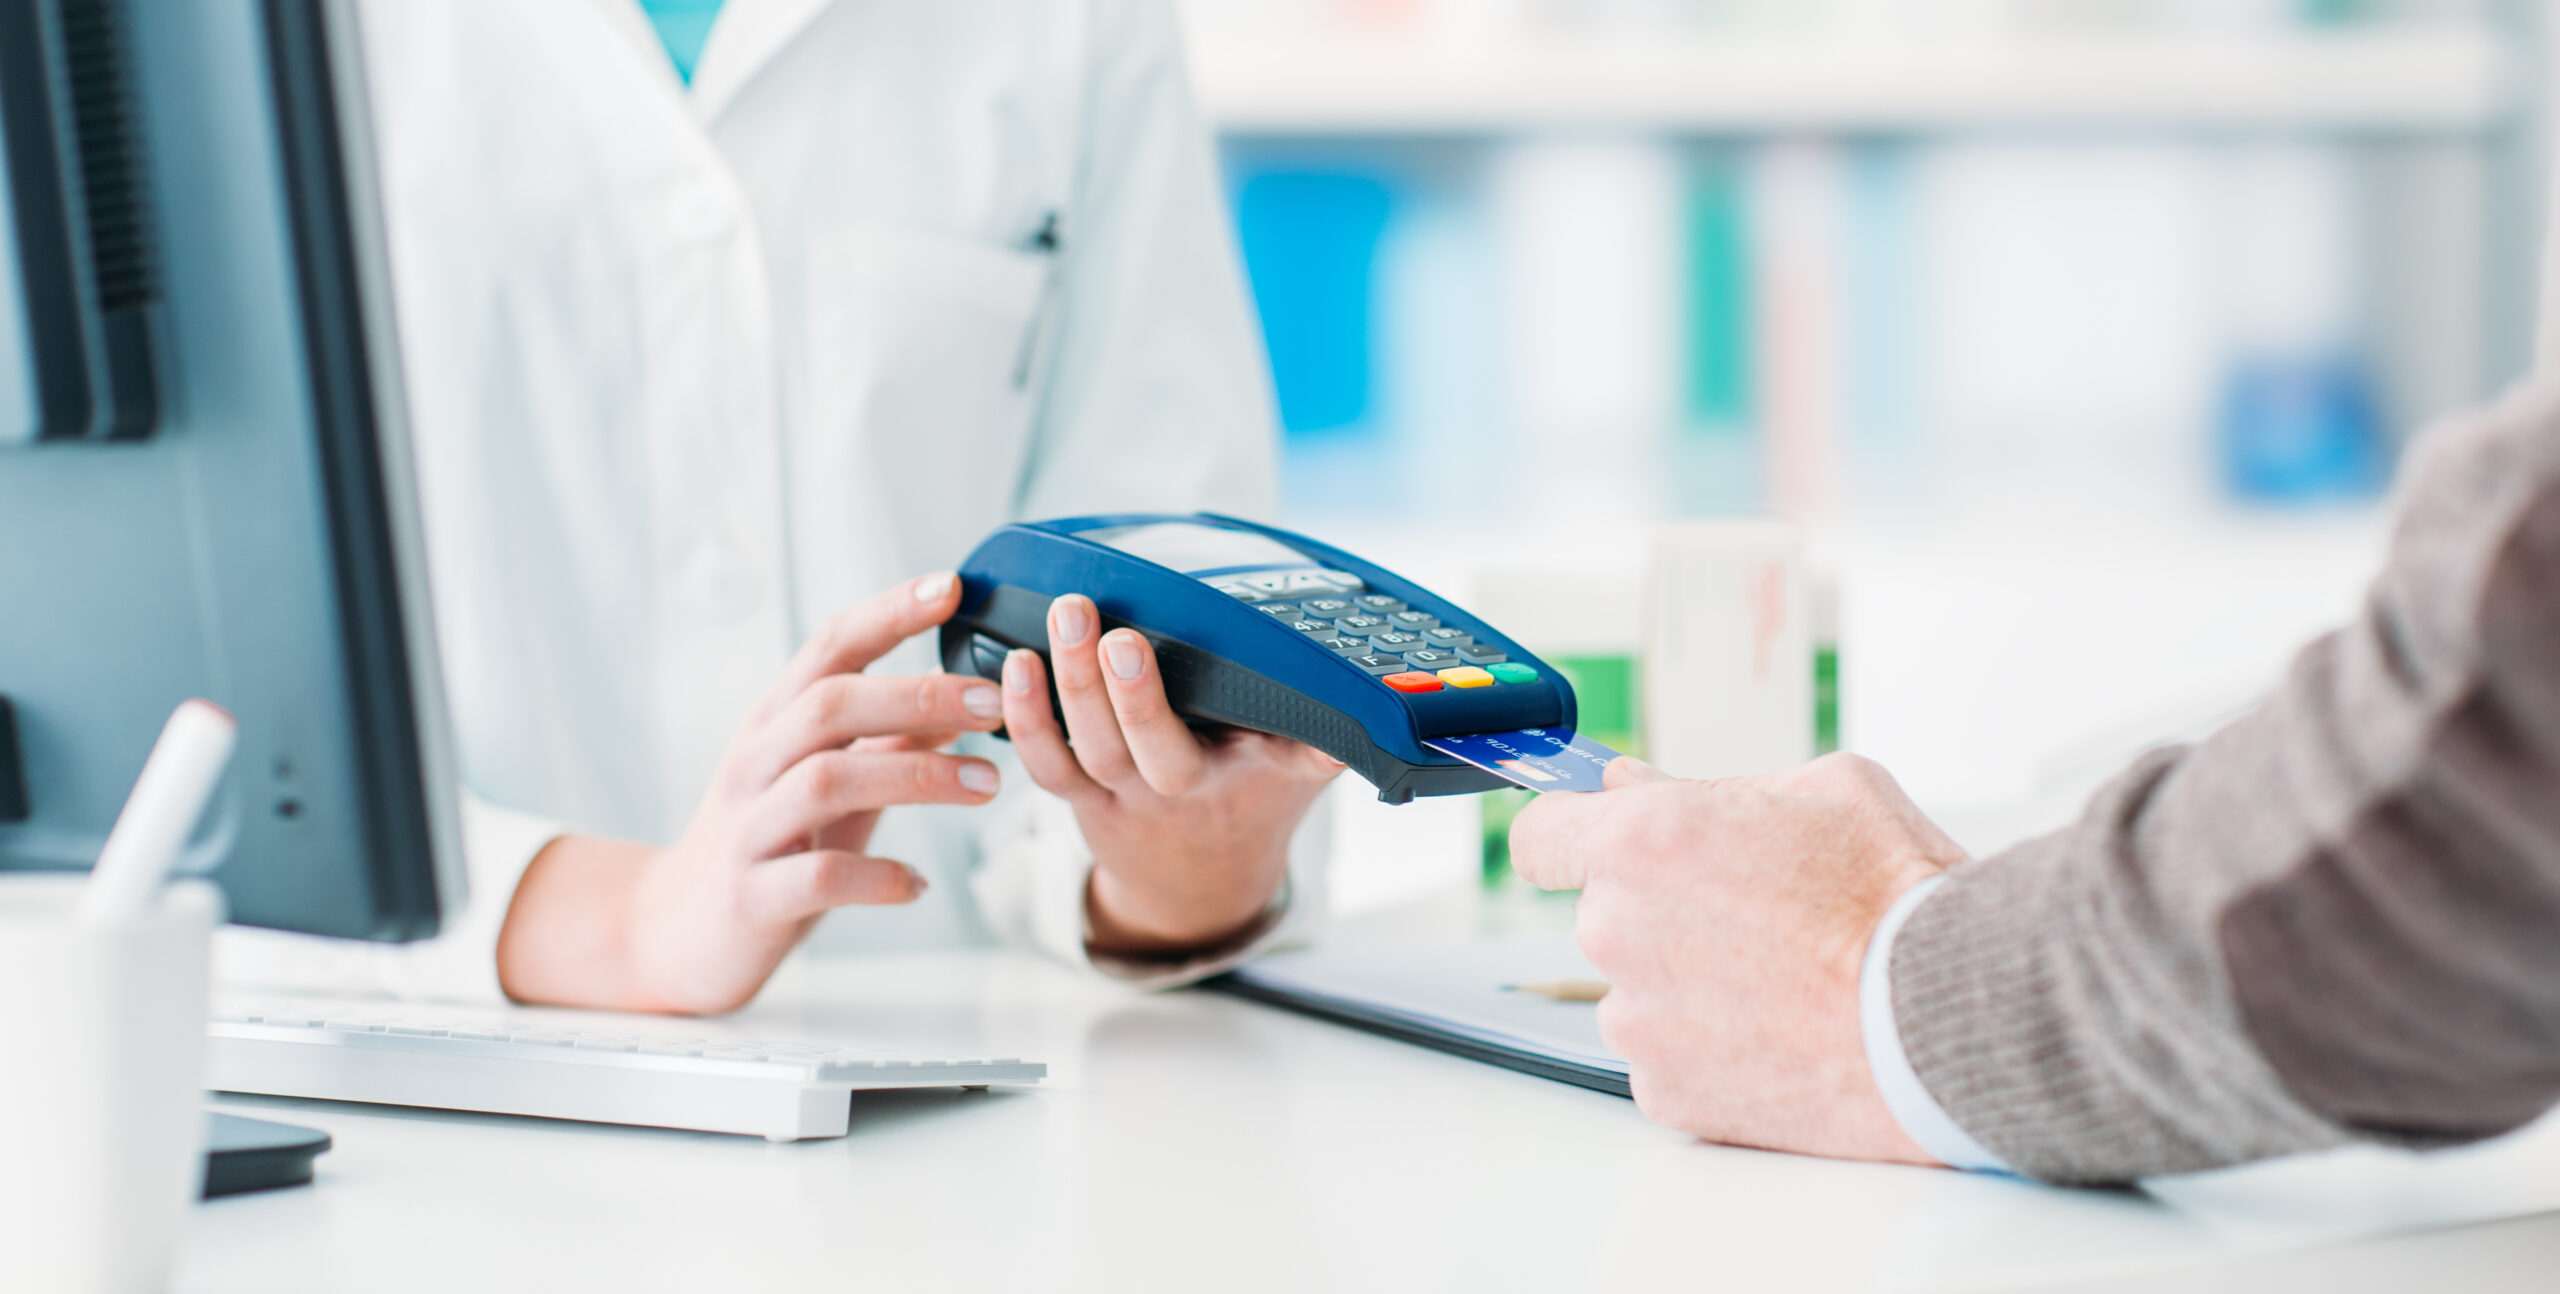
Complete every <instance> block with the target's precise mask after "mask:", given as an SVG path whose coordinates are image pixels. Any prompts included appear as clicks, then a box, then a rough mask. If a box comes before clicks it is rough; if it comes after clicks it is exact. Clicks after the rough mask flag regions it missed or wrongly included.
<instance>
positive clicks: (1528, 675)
mask: <svg viewBox="0 0 2560 1294" xmlns="http://www.w3.org/2000/svg"><path fill="white" fill-rule="evenodd" d="M1484 668H1485V672H1486V673H1488V674H1491V675H1493V676H1494V677H1495V678H1497V679H1500V680H1502V681H1503V682H1505V683H1535V682H1537V681H1538V671H1536V670H1534V669H1531V668H1529V667H1528V666H1526V665H1522V664H1519V663H1517V662H1512V661H1506V662H1504V663H1502V664H1500V665H1487V666H1485V667H1484Z"/></svg>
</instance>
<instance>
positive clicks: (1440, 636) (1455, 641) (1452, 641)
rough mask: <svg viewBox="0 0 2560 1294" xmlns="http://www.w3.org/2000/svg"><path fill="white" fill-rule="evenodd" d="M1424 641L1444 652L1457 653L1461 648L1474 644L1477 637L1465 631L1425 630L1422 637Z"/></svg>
mask: <svg viewBox="0 0 2560 1294" xmlns="http://www.w3.org/2000/svg"><path fill="white" fill-rule="evenodd" d="M1422 640H1423V641H1424V642H1427V643H1429V644H1431V645H1432V646H1434V647H1437V648H1439V649H1440V650H1442V651H1456V650H1458V649H1459V648H1461V647H1464V646H1466V645H1467V644H1468V643H1471V642H1474V641H1475V640H1476V636H1475V635H1474V634H1471V633H1468V632H1467V631H1466V630H1464V629H1449V628H1440V629H1430V630H1425V631H1424V632H1423V635H1422Z"/></svg>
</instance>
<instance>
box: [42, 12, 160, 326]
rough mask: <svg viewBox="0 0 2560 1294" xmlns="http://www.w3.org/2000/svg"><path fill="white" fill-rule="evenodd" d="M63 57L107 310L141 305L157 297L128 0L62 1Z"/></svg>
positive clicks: (91, 252)
mask: <svg viewBox="0 0 2560 1294" xmlns="http://www.w3.org/2000/svg"><path fill="white" fill-rule="evenodd" d="M59 3H60V5H61V8H60V10H59V12H60V15H61V20H62V26H61V32H62V58H63V70H64V72H65V73H66V75H65V78H64V79H65V80H66V82H67V83H68V85H67V88H68V89H69V91H70V96H69V97H70V100H71V116H72V128H73V137H74V139H75V140H76V142H77V146H78V148H79V154H80V160H79V169H80V187H81V190H82V194H81V197H82V202H81V207H82V209H83V213H84V215H85V217H86V221H87V227H88V232H89V255H90V260H91V264H92V265H93V267H94V272H95V274H96V288H97V294H98V304H99V307H100V309H102V310H104V311H105V312H106V313H108V314H116V313H120V312H125V311H131V310H139V309H142V308H144V307H146V306H149V305H150V304H151V303H152V302H153V301H154V300H155V299H156V298H157V296H158V293H159V289H158V283H157V278H156V275H155V274H154V273H153V268H152V258H151V228H150V215H149V202H148V199H147V198H146V197H145V194H144V190H143V184H144V179H143V176H144V168H143V153H142V131H141V124H140V122H139V120H138V119H137V118H138V114H137V112H136V110H135V103H134V93H133V82H132V71H131V65H130V51H131V50H132V47H133V46H132V36H131V33H130V32H128V31H127V30H126V26H125V24H126V17H125V11H124V4H123V3H122V0H59Z"/></svg>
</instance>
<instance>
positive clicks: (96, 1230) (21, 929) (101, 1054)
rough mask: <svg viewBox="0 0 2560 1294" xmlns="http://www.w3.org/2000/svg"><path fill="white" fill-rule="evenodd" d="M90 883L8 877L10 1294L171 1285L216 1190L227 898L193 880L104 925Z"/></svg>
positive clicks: (1, 1157)
mask: <svg viewBox="0 0 2560 1294" xmlns="http://www.w3.org/2000/svg"><path fill="white" fill-rule="evenodd" d="M87 881H88V878H87V877H86V876H83V875H8V876H0V1038H6V1039H7V1042H6V1044H5V1046H4V1047H0V1289H5V1290H27V1291H39V1290H41V1291H45V1292H46V1294H93V1292H94V1294H129V1292H130V1294H141V1292H142V1291H156V1290H160V1289H163V1288H165V1287H166V1286H167V1284H168V1280H169V1273H170V1267H171V1264H172V1262H173V1261H174V1258H175V1255H176V1251H177V1246H178V1240H179V1236H180V1235H181V1233H182V1231H183V1229H184V1227H185V1224H186V1218H187V1211H188V1209H189V1207H190V1206H191V1205H192V1204H193V1202H194V1201H195V1199H196V1197H197V1193H198V1191H199V1190H200V1189H201V1185H202V1178H203V1172H204V1113H203V1105H204V1093H203V1090H202V1088H203V1083H202V1075H203V1068H204V1020H205V1005H206V1002H205V993H206V984H205V981H206V967H207V964H208V959H209V957H210V952H211V947H212V937H213V928H214V926H215V925H217V924H219V923H220V921H221V920H222V911H223V905H222V896H221V893H220V892H219V891H218V890H216V889H215V888H214V887H213V886H212V885H210V884H207V883H205V882H203V881H180V882H177V883H174V884H171V885H169V886H167V887H166V888H164V889H161V890H160V891H159V892H158V893H157V894H156V895H154V896H152V897H151V899H150V900H149V901H148V903H147V906H145V907H144V908H143V909H142V910H141V911H140V912H139V913H138V914H137V915H135V916H133V917H132V918H131V919H128V920H124V921H119V922H116V923H114V924H100V923H97V922H94V921H82V920H80V919H79V918H78V916H77V915H76V914H75V909H76V908H77V907H78V905H79V901H80V896H81V893H82V890H83V889H84V887H85V886H86V883H87Z"/></svg>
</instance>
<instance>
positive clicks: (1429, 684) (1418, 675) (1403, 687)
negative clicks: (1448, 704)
mask: <svg viewBox="0 0 2560 1294" xmlns="http://www.w3.org/2000/svg"><path fill="white" fill-rule="evenodd" d="M1379 682H1382V683H1384V684H1386V685H1387V686H1388V687H1391V688H1394V689H1395V690H1397V691H1399V692H1437V691H1439V690H1440V676H1439V675H1437V674H1425V673H1423V672H1422V671H1421V670H1418V669H1417V670H1407V671H1405V672H1404V673H1402V674H1389V675H1387V676H1386V677H1385V678H1383V679H1380V680H1379Z"/></svg>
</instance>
